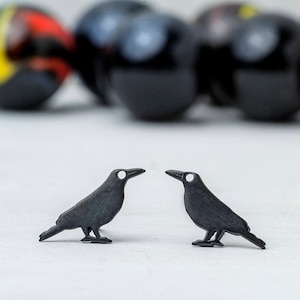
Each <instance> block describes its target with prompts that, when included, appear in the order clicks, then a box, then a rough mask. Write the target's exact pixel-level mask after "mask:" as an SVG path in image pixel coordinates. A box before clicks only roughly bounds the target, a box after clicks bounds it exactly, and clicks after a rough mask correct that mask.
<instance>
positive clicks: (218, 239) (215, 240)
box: [212, 230, 225, 247]
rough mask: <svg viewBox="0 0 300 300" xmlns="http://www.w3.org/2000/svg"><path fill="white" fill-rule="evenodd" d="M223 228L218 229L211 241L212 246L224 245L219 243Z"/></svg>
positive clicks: (223, 232)
mask: <svg viewBox="0 0 300 300" xmlns="http://www.w3.org/2000/svg"><path fill="white" fill-rule="evenodd" d="M224 234H225V231H224V230H218V231H217V234H216V237H215V239H214V240H213V241H212V244H213V246H220V247H223V246H224V245H223V244H222V243H221V238H222V237H223V236H224Z"/></svg>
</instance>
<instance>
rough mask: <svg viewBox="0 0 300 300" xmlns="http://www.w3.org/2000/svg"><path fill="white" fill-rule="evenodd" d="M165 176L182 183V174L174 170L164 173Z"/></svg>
mask: <svg viewBox="0 0 300 300" xmlns="http://www.w3.org/2000/svg"><path fill="white" fill-rule="evenodd" d="M166 174H168V175H170V176H171V177H174V178H175V179H178V180H180V181H182V179H183V174H184V173H183V172H181V171H176V170H168V171H166Z"/></svg>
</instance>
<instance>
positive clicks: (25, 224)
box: [0, 0, 300, 300]
mask: <svg viewBox="0 0 300 300" xmlns="http://www.w3.org/2000/svg"><path fill="white" fill-rule="evenodd" d="M39 2H40V3H43V2H45V3H46V2H48V6H50V7H51V6H53V7H54V8H55V9H54V10H57V11H58V10H59V13H60V14H61V15H62V12H63V8H62V6H61V7H60V9H58V7H57V6H54V5H53V4H50V3H55V1H46V0H45V1H39ZM56 2H57V3H58V2H61V1H56ZM90 2H92V1H90ZM157 2H158V1H157ZM84 3H86V1H78V6H75V5H71V4H70V3H65V4H64V5H65V6H67V5H68V6H70V14H71V16H72V17H73V16H75V15H76V14H78V13H79V8H81V7H83V6H84V5H83V4H84ZM166 3H167V4H166V6H168V7H171V6H172V7H176V10H179V8H181V7H184V8H185V10H184V13H186V14H188V12H189V13H191V12H192V9H193V8H195V7H196V5H195V3H196V1H191V4H193V5H191V7H190V8H189V10H188V9H187V8H186V5H185V4H184V3H185V1H179V0H178V1H170V0H169V1H166ZM207 3H208V2H207V1H206V2H204V1H202V3H201V4H200V6H199V7H204V6H205V4H207ZM270 3H271V1H264V2H263V4H266V6H268V5H269V6H270ZM284 3H285V4H287V3H291V4H295V3H296V1H295V0H294V1H292V0H289V1H287V0H286V1H284ZM284 3H283V1H282V3H281V6H282V7H285V8H286V7H287V5H286V6H284ZM297 5H298V6H299V4H297ZM74 7H77V10H76V11H75V8H74ZM294 8H295V5H294ZM289 9H290V8H289ZM68 16H69V15H68ZM68 16H66V20H67V17H68ZM67 22H68V20H67ZM91 98H92V97H91V96H90V95H89V94H87V93H85V92H84V91H83V90H82V88H81V87H80V86H79V85H78V84H77V82H76V80H75V81H73V80H71V82H70V83H69V84H68V85H66V86H65V88H64V89H62V90H61V92H60V93H58V94H57V95H56V96H55V98H54V99H52V103H51V105H50V108H49V110H45V111H42V112H36V113H18V112H5V111H1V112H0V140H1V142H0V157H1V160H0V161H1V167H0V199H1V200H0V203H1V208H0V237H1V239H0V299H5V300H8V299H30V300H33V299H73V300H76V299H92V298H94V299H105V300H106V299H139V300H140V299H143V300H147V299H183V298H185V299H217V297H218V298H222V299H230V300H233V299H244V300H245V299H272V300H274V299H283V298H288V297H289V299H299V296H300V286H299V285H298V284H299V283H298V282H299V270H300V239H299V229H300V217H299V216H300V177H299V170H300V159H299V155H300V126H299V118H298V119H297V120H295V122H292V123H288V124H269V123H255V122H250V121H247V120H245V119H243V118H242V117H241V115H240V114H239V113H238V112H236V111H234V110H218V109H211V108H208V107H207V106H205V105H203V104H201V103H199V104H197V105H195V106H194V107H192V108H191V110H190V111H189V112H188V113H187V115H186V118H184V119H182V120H181V121H177V122H171V123H148V122H139V121H136V120H134V119H133V118H132V117H130V114H129V113H128V112H126V111H125V110H123V109H120V108H111V109H110V108H104V107H100V106H95V105H94V104H93V101H92V99H91ZM131 167H142V168H145V169H146V170H147V172H146V173H145V174H144V175H142V176H140V177H137V178H135V179H132V180H131V181H130V182H128V185H127V187H126V193H125V194H126V197H125V202H124V206H123V208H122V210H121V212H120V213H119V214H118V215H117V216H116V218H115V219H114V220H113V221H112V222H111V223H110V224H108V225H107V226H105V227H104V228H103V229H104V230H103V235H105V236H107V237H109V238H111V239H112V240H113V243H112V244H111V245H98V244H83V243H81V242H79V240H80V239H81V238H82V237H83V234H82V232H81V230H79V229H78V230H74V231H65V232H63V233H61V234H59V235H57V236H55V237H53V238H51V239H49V241H46V242H43V243H39V242H38V236H39V234H40V233H41V232H42V231H44V230H46V229H48V228H49V227H50V226H52V225H54V222H55V220H56V219H57V217H58V215H59V214H60V213H61V212H63V211H65V210H66V209H67V208H69V207H70V206H72V205H73V204H74V203H76V202H77V201H78V200H80V199H82V198H83V197H84V196H86V195H87V194H89V193H90V192H91V191H93V190H94V189H95V188H96V187H97V186H99V185H100V184H101V183H102V182H103V181H104V180H105V179H106V177H107V176H108V174H109V173H110V171H111V170H113V169H115V168H131ZM167 169H181V170H189V171H196V172H198V173H199V174H200V175H201V176H202V178H203V180H204V182H205V183H206V184H207V186H208V187H209V188H210V189H211V190H212V191H213V192H214V193H215V194H216V195H217V196H218V197H219V198H220V199H222V201H224V202H225V203H226V204H227V205H229V206H230V207H231V208H232V209H233V210H234V211H235V212H237V213H238V214H240V215H241V216H242V217H243V218H244V219H245V220H247V222H248V224H249V225H250V227H251V229H252V232H253V233H255V234H256V235H257V236H259V237H260V238H262V239H263V240H265V241H266V243H267V249H266V250H260V249H258V248H257V247H255V246H254V245H252V244H250V243H249V242H248V241H246V240H244V239H243V238H241V237H236V236H232V235H229V234H227V235H225V237H224V239H223V240H222V241H223V242H224V244H225V247H224V248H213V249H211V248H207V249H206V248H198V247H193V246H192V245H191V242H192V241H194V240H196V239H198V238H202V237H203V236H204V231H203V230H201V229H199V228H197V227H196V226H195V225H194V224H193V223H192V221H191V220H190V219H189V217H188V215H187V214H186V212H185V210H184V205H183V187H182V184H180V182H178V181H175V180H173V179H172V178H170V177H168V176H167V175H165V174H164V171H165V170H167Z"/></svg>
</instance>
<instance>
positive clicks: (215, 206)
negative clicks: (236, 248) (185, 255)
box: [166, 170, 266, 249]
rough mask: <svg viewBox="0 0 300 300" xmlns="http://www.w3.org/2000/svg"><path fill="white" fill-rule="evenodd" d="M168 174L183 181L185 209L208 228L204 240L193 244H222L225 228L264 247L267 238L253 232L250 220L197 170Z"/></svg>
mask: <svg viewBox="0 0 300 300" xmlns="http://www.w3.org/2000/svg"><path fill="white" fill-rule="evenodd" d="M166 174H168V175H170V176H172V177H174V178H175V179H178V180H180V181H181V182H182V183H183V185H184V189H185V193H184V203H185V208H186V211H187V213H188V214H189V216H190V217H191V219H192V220H193V222H194V223H195V224H196V225H197V226H199V227H200V228H202V229H204V230H206V235H205V238H204V240H197V241H195V242H193V245H196V246H201V247H213V246H223V244H222V243H221V239H222V237H223V236H224V234H225V232H228V233H231V234H234V235H240V236H242V237H244V238H245V239H247V240H248V241H250V242H251V243H253V244H255V245H256V246H258V247H260V248H261V249H265V245H266V244H265V242H264V241H262V240H261V239H259V238H257V237H256V236H255V235H254V234H252V233H250V228H249V226H248V224H247V222H246V221H245V220H243V219H242V218H241V217H239V216H238V215H237V214H236V213H234V212H233V211H232V210H231V209H230V208H229V207H228V206H226V205H225V204H224V203H223V202H221V201H220V200H219V199H218V198H217V197H216V196H215V195H213V194H212V192H211V191H210V190H209V189H208V188H207V187H206V186H205V184H204V183H203V181H202V179H201V177H200V176H199V175H198V174H197V173H193V172H182V171H175V170H169V171H166ZM214 234H216V235H215V239H213V240H211V238H212V237H213V236H214Z"/></svg>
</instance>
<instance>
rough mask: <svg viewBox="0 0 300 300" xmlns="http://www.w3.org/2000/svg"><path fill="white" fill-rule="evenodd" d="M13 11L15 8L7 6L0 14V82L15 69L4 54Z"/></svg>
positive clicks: (14, 11)
mask: <svg viewBox="0 0 300 300" xmlns="http://www.w3.org/2000/svg"><path fill="white" fill-rule="evenodd" d="M15 13H16V9H15V8H14V7H8V8H6V9H4V10H3V11H2V13H1V15H0V83H4V82H5V81H7V80H8V79H9V78H10V77H11V76H12V75H13V74H14V73H15V72H16V69H17V67H16V65H15V64H14V63H12V62H11V61H10V60H9V58H8V57H7V54H6V52H7V51H6V39H7V31H8V29H9V25H10V24H11V20H12V18H13V16H14V15H15Z"/></svg>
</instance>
